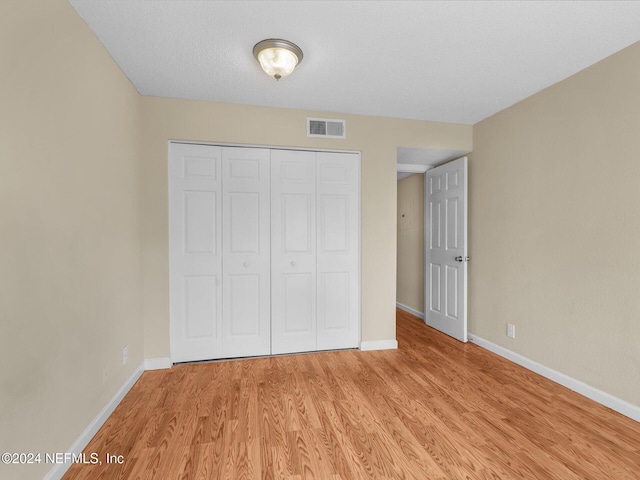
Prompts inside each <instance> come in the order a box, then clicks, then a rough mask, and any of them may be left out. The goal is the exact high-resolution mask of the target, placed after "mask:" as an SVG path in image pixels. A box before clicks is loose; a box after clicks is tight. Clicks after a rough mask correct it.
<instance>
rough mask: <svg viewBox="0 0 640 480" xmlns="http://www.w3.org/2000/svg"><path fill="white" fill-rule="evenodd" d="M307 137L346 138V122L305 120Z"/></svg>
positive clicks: (322, 119)
mask: <svg viewBox="0 0 640 480" xmlns="http://www.w3.org/2000/svg"><path fill="white" fill-rule="evenodd" d="M307 137H323V138H347V121H346V120H333V119H329V118H307Z"/></svg>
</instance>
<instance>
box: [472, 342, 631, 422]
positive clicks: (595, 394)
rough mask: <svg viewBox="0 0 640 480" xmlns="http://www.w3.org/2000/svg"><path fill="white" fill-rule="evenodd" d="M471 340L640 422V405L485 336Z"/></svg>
mask: <svg viewBox="0 0 640 480" xmlns="http://www.w3.org/2000/svg"><path fill="white" fill-rule="evenodd" d="M469 341H470V342H473V343H475V344H476V345H478V346H480V347H482V348H485V349H487V350H489V351H490V352H493V353H495V354H497V355H500V356H501V357H504V358H506V359H507V360H511V361H512V362H514V363H517V364H518V365H521V366H523V367H524V368H527V369H529V370H531V371H532V372H535V373H537V374H539V375H542V376H543V377H546V378H548V379H549V380H552V381H554V382H556V383H559V384H560V385H562V386H564V387H567V388H569V389H571V390H573V391H574V392H577V393H579V394H580V395H583V396H585V397H587V398H590V399H591V400H593V401H595V402H597V403H599V404H601V405H604V406H605V407H609V408H610V409H611V410H615V411H616V412H618V413H621V414H622V415H624V416H626V417H629V418H631V419H633V420H635V421H636V422H640V407H639V406H637V405H633V404H632V403H629V402H627V401H625V400H622V399H620V398H618V397H614V396H613V395H611V394H609V393H607V392H603V391H602V390H598V389H597V388H595V387H592V386H591V385H587V384H586V383H584V382H581V381H580V380H576V379H575V378H573V377H570V376H569V375H565V374H564V373H561V372H558V371H556V370H553V369H552V368H549V367H545V366H544V365H542V364H540V363H538V362H535V361H533V360H531V359H529V358H527V357H523V356H522V355H520V354H518V353H515V352H512V351H511V350H509V349H506V348H504V347H501V346H500V345H496V344H495V343H492V342H490V341H489V340H485V339H484V338H480V337H478V336H476V335H473V334H469Z"/></svg>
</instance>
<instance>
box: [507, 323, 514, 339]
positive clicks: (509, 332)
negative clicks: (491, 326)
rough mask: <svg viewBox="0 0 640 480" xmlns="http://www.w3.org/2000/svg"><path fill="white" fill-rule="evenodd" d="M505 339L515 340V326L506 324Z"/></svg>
mask: <svg viewBox="0 0 640 480" xmlns="http://www.w3.org/2000/svg"><path fill="white" fill-rule="evenodd" d="M507 337H509V338H516V326H515V325H514V324H513V323H507Z"/></svg>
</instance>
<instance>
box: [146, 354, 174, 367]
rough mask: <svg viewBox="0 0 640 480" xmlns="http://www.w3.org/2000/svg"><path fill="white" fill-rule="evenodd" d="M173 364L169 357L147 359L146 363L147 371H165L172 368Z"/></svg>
mask: <svg viewBox="0 0 640 480" xmlns="http://www.w3.org/2000/svg"><path fill="white" fill-rule="evenodd" d="M172 366H173V362H172V361H171V359H170V358H169V357H160V358H147V359H146V360H145V361H144V369H145V370H164V369H165V368H171V367H172Z"/></svg>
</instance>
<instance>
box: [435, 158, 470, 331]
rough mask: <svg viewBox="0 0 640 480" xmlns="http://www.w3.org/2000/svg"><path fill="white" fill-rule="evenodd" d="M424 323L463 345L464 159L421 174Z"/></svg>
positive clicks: (464, 257)
mask: <svg viewBox="0 0 640 480" xmlns="http://www.w3.org/2000/svg"><path fill="white" fill-rule="evenodd" d="M425 250H426V252H425V260H426V261H425V265H426V272H425V287H426V288H425V289H426V292H425V310H426V312H425V323H427V325H430V326H432V327H434V328H436V329H437V330H440V331H441V332H443V333H446V334H447V335H450V336H452V337H454V338H457V339H458V340H460V341H462V342H466V341H467V261H468V257H467V158H466V157H464V158H460V159H458V160H454V161H452V162H449V163H446V164H444V165H441V166H439V167H436V168H434V169H431V170H428V171H427V173H426V174H425Z"/></svg>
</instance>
